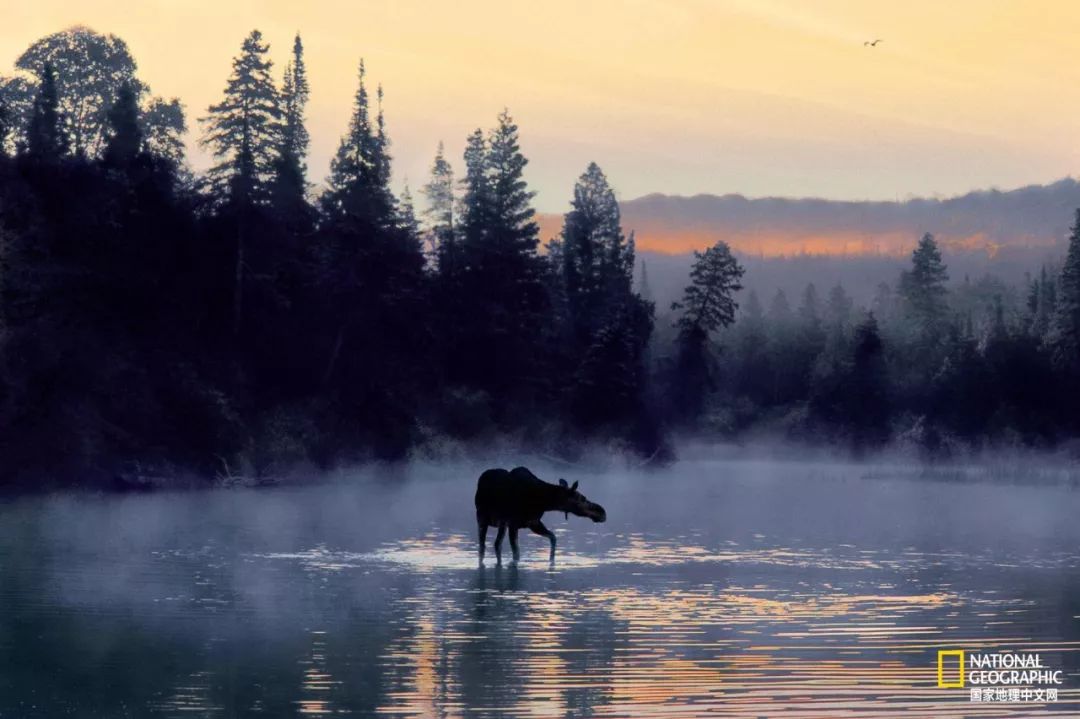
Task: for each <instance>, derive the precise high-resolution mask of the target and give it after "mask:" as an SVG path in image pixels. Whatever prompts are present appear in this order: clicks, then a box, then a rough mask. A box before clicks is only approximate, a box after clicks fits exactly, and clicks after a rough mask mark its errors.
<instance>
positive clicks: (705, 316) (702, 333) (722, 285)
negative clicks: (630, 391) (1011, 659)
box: [671, 242, 744, 421]
mask: <svg viewBox="0 0 1080 719" xmlns="http://www.w3.org/2000/svg"><path fill="white" fill-rule="evenodd" d="M694 257H695V258H696V260H695V262H694V265H693V268H692V269H691V270H690V284H689V285H688V286H687V287H686V289H685V290H684V291H683V298H682V300H681V301H680V302H674V303H672V305H671V309H672V310H673V311H678V310H682V314H681V315H680V316H679V318H678V319H677V320H676V321H675V328H676V329H677V330H678V332H679V335H678V339H677V340H676V349H675V352H676V360H675V366H674V373H673V378H672V382H671V385H672V386H671V394H672V397H673V400H674V403H675V406H674V408H673V409H674V413H675V415H676V417H678V418H680V419H681V420H682V421H688V420H693V419H695V418H697V416H698V415H700V413H701V411H702V409H703V408H704V400H705V397H706V395H707V394H708V393H709V392H710V391H712V390H713V389H714V388H715V378H714V368H713V364H714V358H713V357H712V354H711V353H710V351H709V347H708V343H709V336H710V334H711V333H713V332H715V331H717V330H719V329H721V328H723V327H727V326H728V325H730V324H731V323H732V322H734V321H735V310H737V309H738V307H739V305H738V303H737V302H736V301H735V293H736V292H738V291H739V290H741V289H742V284H741V282H740V280H741V278H742V276H743V272H744V270H743V268H742V266H741V265H740V264H739V262H738V260H736V259H735V256H734V255H732V254H731V248H729V247H728V245H727V243H725V242H717V243H716V244H715V245H713V246H712V247H710V248H709V249H707V250H705V252H704V253H702V252H698V251H696V250H695V252H694Z"/></svg>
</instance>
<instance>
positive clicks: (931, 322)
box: [900, 232, 949, 335]
mask: <svg viewBox="0 0 1080 719" xmlns="http://www.w3.org/2000/svg"><path fill="white" fill-rule="evenodd" d="M948 279H949V273H948V270H947V269H946V267H945V264H944V263H943V262H942V260H941V251H940V250H939V249H938V246H937V242H935V241H934V236H933V235H931V234H930V233H929V232H927V233H926V234H925V235H923V236H922V239H921V240H919V245H918V247H916V248H915V251H914V252H912V253H911V269H910V270H907V271H905V272H904V273H903V274H902V275H901V276H900V296H901V298H902V300H903V302H904V310H905V313H906V315H907V317H908V318H909V319H910V320H911V321H913V322H914V323H915V324H916V331H917V332H918V333H920V334H930V335H936V334H938V333H940V331H941V330H942V329H943V322H944V320H945V317H946V313H947V305H946V301H945V297H946V294H947V292H948V291H947V290H946V288H945V283H946V282H947V281H948Z"/></svg>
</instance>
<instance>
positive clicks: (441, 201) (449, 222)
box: [423, 142, 454, 272]
mask: <svg viewBox="0 0 1080 719" xmlns="http://www.w3.org/2000/svg"><path fill="white" fill-rule="evenodd" d="M423 193H424V197H425V199H426V200H427V208H426V209H425V210H424V217H425V219H426V220H427V226H428V234H429V237H430V238H431V247H430V250H429V251H430V254H431V256H432V257H433V258H435V262H436V267H437V268H438V269H439V271H440V272H442V271H444V270H450V268H451V267H452V265H453V254H454V169H453V168H452V167H451V166H450V163H449V162H447V160H446V157H445V155H444V153H443V144H442V142H439V149H438V150H437V151H436V152H435V160H434V162H432V164H431V178H430V179H429V180H428V183H427V184H426V185H424V188H423ZM444 265H446V267H444Z"/></svg>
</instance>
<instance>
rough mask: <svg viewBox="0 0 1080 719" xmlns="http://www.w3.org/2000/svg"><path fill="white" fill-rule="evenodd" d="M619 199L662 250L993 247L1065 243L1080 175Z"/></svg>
mask: <svg viewBox="0 0 1080 719" xmlns="http://www.w3.org/2000/svg"><path fill="white" fill-rule="evenodd" d="M621 205H622V217H623V223H624V225H625V226H626V227H628V228H632V229H634V230H635V231H636V233H637V238H638V244H639V247H641V248H642V249H648V250H654V251H660V252H676V253H677V252H688V251H690V250H691V249H697V248H701V247H704V246H707V245H711V244H713V243H714V242H716V241H717V240H721V239H722V240H725V241H726V242H727V243H728V244H729V245H731V247H732V248H733V249H735V250H738V251H741V252H743V253H747V254H759V255H760V254H764V255H780V254H783V255H791V254H862V253H867V252H869V253H874V254H887V255H901V256H902V255H905V254H907V253H908V252H910V251H911V249H912V248H913V247H914V244H915V241H916V240H917V239H918V237H919V236H921V235H922V233H924V232H932V233H934V235H935V237H936V238H937V239H938V242H939V244H940V245H941V246H942V247H943V249H944V250H946V251H950V250H951V251H959V250H964V249H967V250H983V251H986V252H987V253H989V254H996V253H998V252H1000V251H1001V250H1003V249H1007V248H1015V247H1025V248H1032V247H1042V248H1049V247H1054V246H1058V245H1060V243H1061V242H1063V240H1064V238H1065V235H1066V233H1067V231H1068V227H1069V225H1070V224H1071V222H1072V219H1073V214H1074V212H1075V210H1076V208H1077V207H1078V206H1080V183H1078V182H1077V181H1076V180H1074V179H1072V178H1065V179H1062V180H1059V181H1057V182H1054V183H1052V184H1049V185H1032V186H1028V187H1022V188H1019V189H1016V190H1010V191H1007V192H1002V191H999V190H987V191H979V192H971V193H968V194H966V195H962V196H959V197H952V198H946V199H927V198H913V199H909V200H905V201H903V202H839V201H832V200H821V199H786V198H776V197H767V198H760V199H749V198H746V197H743V196H742V195H724V196H722V197H721V196H716V195H695V196H693V197H677V196H668V195H660V194H654V195H647V196H645V197H641V198H638V199H635V200H629V201H626V202H623V203H621Z"/></svg>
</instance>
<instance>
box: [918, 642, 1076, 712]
mask: <svg viewBox="0 0 1080 719" xmlns="http://www.w3.org/2000/svg"><path fill="white" fill-rule="evenodd" d="M1062 676H1063V674H1062V672H1061V670H1060V669H1053V668H1052V667H1048V666H1047V665H1046V664H1045V663H1044V662H1043V659H1042V657H1041V656H1040V655H1038V654H1025V653H1013V652H998V653H989V652H967V651H965V650H963V649H940V650H938V656H937V685H938V686H939V687H941V688H943V689H964V688H969V689H970V699H971V701H973V702H1031V701H1034V702H1056V701H1057V700H1058V687H1060V686H1061V684H1062Z"/></svg>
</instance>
